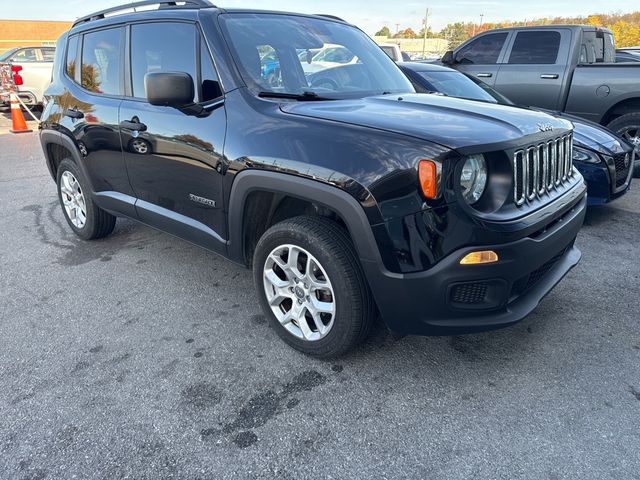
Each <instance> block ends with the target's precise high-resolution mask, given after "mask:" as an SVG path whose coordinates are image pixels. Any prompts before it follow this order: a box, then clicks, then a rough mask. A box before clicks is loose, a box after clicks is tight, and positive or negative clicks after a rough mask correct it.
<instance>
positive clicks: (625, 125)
mask: <svg viewBox="0 0 640 480" xmlns="http://www.w3.org/2000/svg"><path fill="white" fill-rule="evenodd" d="M607 128H608V129H609V130H612V131H614V132H616V133H617V134H618V135H620V136H621V137H622V138H624V139H625V140H626V141H627V142H629V143H630V144H631V145H633V146H634V148H635V152H636V165H635V169H634V175H635V176H638V175H640V163H639V160H640V113H627V114H626V115H622V116H621V117H618V118H616V119H615V120H614V121H613V122H611V123H609V125H607Z"/></svg>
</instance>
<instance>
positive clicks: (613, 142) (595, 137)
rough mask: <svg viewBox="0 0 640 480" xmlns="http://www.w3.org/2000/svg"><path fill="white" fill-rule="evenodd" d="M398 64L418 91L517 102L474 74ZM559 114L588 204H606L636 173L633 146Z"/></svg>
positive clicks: (595, 126) (585, 122)
mask: <svg viewBox="0 0 640 480" xmlns="http://www.w3.org/2000/svg"><path fill="white" fill-rule="evenodd" d="M399 66H400V68H401V69H402V71H403V72H404V73H405V74H406V75H407V77H408V78H409V80H411V83H413V86H414V88H415V89H416V91H418V92H421V93H437V94H444V95H448V96H452V97H459V98H466V99H470V100H477V101H481V102H489V103H497V104H500V105H510V106H516V105H515V104H514V103H513V102H511V101H510V100H509V99H508V98H506V97H505V96H504V95H502V94H501V93H498V92H497V91H496V90H494V89H493V88H492V87H490V86H489V85H487V84H486V83H484V82H483V81H482V80H480V79H478V78H476V77H474V76H473V75H469V74H465V73H462V72H458V71H457V70H453V69H451V68H448V67H444V66H442V65H434V64H426V63H416V62H413V63H400V64H399ZM523 108H530V107H523ZM547 113H552V112H547ZM557 115H558V116H561V117H563V118H565V119H566V120H569V121H571V122H572V123H573V125H574V131H573V161H574V165H575V166H576V167H577V168H578V170H579V171H580V173H581V174H582V176H583V177H584V178H585V180H586V181H587V190H588V196H587V200H588V204H589V205H603V204H605V203H608V202H610V201H612V200H615V199H617V198H620V197H621V196H622V195H624V194H625V193H627V192H628V191H629V187H630V185H631V177H632V173H633V169H632V165H633V160H634V158H633V157H634V154H635V152H634V150H633V147H632V146H631V145H629V144H628V143H627V142H625V141H624V140H623V139H621V138H619V137H618V136H616V135H615V134H614V133H613V132H611V131H610V130H607V129H606V128H605V127H603V126H601V125H598V124H597V123H594V122H590V121H588V120H585V119H583V118H579V117H575V116H573V115H567V114H557Z"/></svg>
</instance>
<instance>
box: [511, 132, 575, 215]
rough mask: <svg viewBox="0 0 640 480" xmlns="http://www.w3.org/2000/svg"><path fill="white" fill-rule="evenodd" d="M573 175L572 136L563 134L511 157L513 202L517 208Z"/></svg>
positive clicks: (517, 152)
mask: <svg viewBox="0 0 640 480" xmlns="http://www.w3.org/2000/svg"><path fill="white" fill-rule="evenodd" d="M572 176H573V136H572V134H570V133H569V134H567V135H563V136H561V137H558V138H554V139H552V140H549V141H547V142H541V143H539V144H537V145H532V146H530V147H527V148H523V149H520V150H517V151H516V152H515V153H514V154H513V180H514V182H513V199H514V201H515V203H516V205H517V206H521V205H524V204H525V203H528V202H529V203H530V202H533V201H534V200H535V199H536V198H540V197H542V196H543V195H545V194H547V193H549V192H551V191H552V190H554V189H556V188H558V187H559V186H560V185H562V184H563V183H565V182H567V181H568V180H570V179H571V177H572Z"/></svg>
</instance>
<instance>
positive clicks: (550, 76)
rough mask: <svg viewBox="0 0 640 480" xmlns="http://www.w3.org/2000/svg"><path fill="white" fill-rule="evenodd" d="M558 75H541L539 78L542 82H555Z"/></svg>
mask: <svg viewBox="0 0 640 480" xmlns="http://www.w3.org/2000/svg"><path fill="white" fill-rule="evenodd" d="M558 77H559V75H558V74H557V73H543V74H542V75H540V78H541V79H543V80H557V79H558Z"/></svg>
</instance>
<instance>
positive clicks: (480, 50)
mask: <svg viewBox="0 0 640 480" xmlns="http://www.w3.org/2000/svg"><path fill="white" fill-rule="evenodd" d="M508 35H509V34H508V33H506V32H502V33H490V34H488V35H483V36H481V37H479V38H477V39H475V40H472V41H471V42H470V43H468V44H467V45H465V46H464V47H462V48H461V49H460V50H458V52H457V53H456V61H458V62H460V63H467V64H479V65H493V64H495V63H496V62H497V61H498V58H499V57H500V52H501V51H502V47H503V46H504V42H505V41H506V40H507V36H508Z"/></svg>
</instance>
